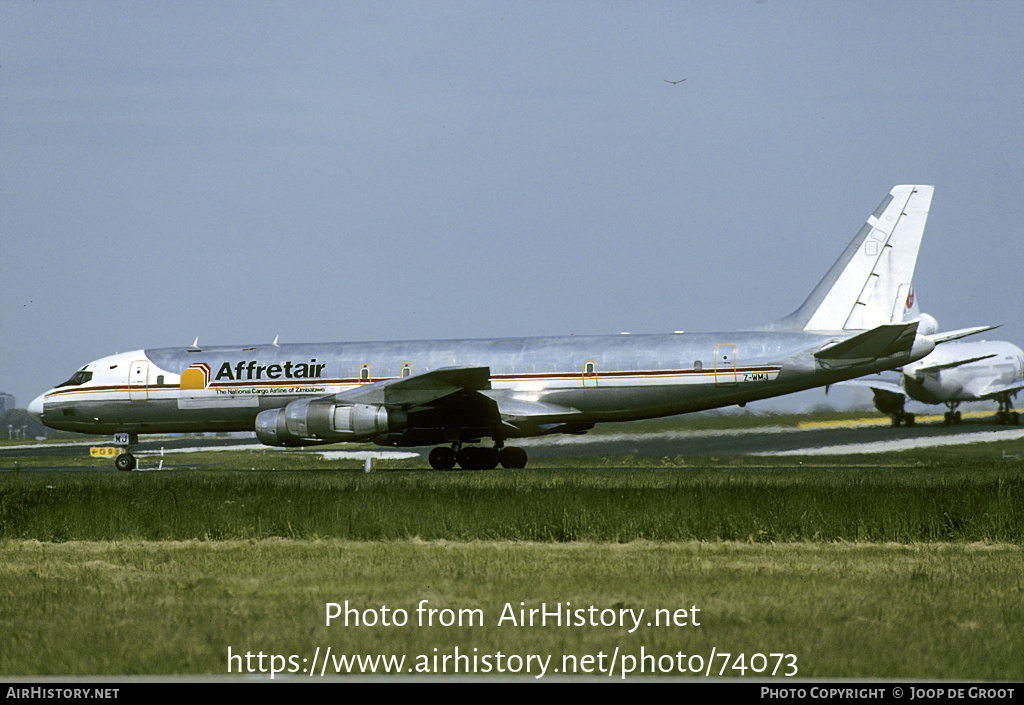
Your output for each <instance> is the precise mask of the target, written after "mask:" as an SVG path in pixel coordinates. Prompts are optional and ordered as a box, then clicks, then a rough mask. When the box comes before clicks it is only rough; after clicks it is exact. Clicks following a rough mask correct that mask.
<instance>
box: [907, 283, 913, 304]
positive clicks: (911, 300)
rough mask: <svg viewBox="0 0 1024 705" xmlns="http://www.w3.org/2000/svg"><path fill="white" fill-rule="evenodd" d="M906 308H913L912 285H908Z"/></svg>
mask: <svg viewBox="0 0 1024 705" xmlns="http://www.w3.org/2000/svg"><path fill="white" fill-rule="evenodd" d="M907 308H908V309H911V308H914V287H910V293H909V294H907Z"/></svg>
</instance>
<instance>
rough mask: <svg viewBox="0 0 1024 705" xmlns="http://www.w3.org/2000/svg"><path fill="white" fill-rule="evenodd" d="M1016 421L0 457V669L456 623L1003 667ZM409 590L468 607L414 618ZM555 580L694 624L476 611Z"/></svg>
mask: <svg viewBox="0 0 1024 705" xmlns="http://www.w3.org/2000/svg"><path fill="white" fill-rule="evenodd" d="M1020 446H1021V444H1020V443H1017V444H1013V443H1008V444H1004V443H1001V444H999V446H998V447H990V446H986V445H978V446H963V447H955V448H937V449H932V450H921V451H905V452H901V453H893V454H887V455H872V456H856V457H855V456H850V457H837V458H804V459H800V458H786V459H784V460H783V459H768V458H747V457H730V458H702V457H692V456H691V457H680V458H636V457H626V458H622V457H618V458H616V457H599V458H574V459H570V460H559V461H541V462H537V463H533V464H531V469H529V470H526V471H492V472H477V473H471V472H455V473H438V472H433V471H426V470H422V469H421V466H422V461H419V462H417V461H381V462H380V463H378V466H377V469H378V471H377V472H373V473H369V474H366V473H363V472H361V468H362V462H361V461H323V460H320V459H319V457H318V456H317V455H315V454H310V453H298V452H288V453H273V452H268V453H262V452H256V453H249V452H245V451H221V452H204V453H196V454H190V455H188V456H181V457H180V459H179V458H178V457H174V462H175V463H180V464H185V465H188V466H189V467H192V468H197V469H181V470H172V471H167V470H165V471H162V472H137V473H117V472H114V471H113V470H111V469H110V468H109V466H108V465H107V462H106V461H102V465H101V469H98V470H97V471H95V472H90V471H88V470H81V471H78V472H69V473H47V472H42V471H38V470H33V471H26V472H14V471H13V470H12V467H11V462H10V460H5V461H4V463H5V466H4V468H3V471H0V675H5V676H25V675H49V674H54V675H65V676H66V675H106V676H119V675H131V674H214V675H220V676H224V677H228V676H229V672H228V667H229V661H228V648H229V647H231V649H232V653H234V654H236V655H237V654H245V653H246V652H249V653H252V654H258V653H259V652H263V653H264V654H267V655H268V656H269V655H270V654H275V655H282V656H285V657H288V656H292V655H294V656H296V658H297V659H298V660H297V661H294V662H289V661H287V659H285V660H282V661H278V662H277V664H278V665H279V666H283V667H285V668H286V670H287V668H289V667H290V666H291V665H295V664H297V665H298V667H299V668H301V667H302V664H303V663H308V660H311V659H312V657H313V653H314V652H315V650H316V648H317V647H321V649H322V650H325V649H326V648H327V647H328V646H330V647H331V648H332V653H334V654H335V655H337V654H340V653H346V654H367V655H378V654H379V655H398V656H404V657H405V658H406V659H407V662H406V668H413V669H415V668H416V667H417V665H419V666H420V667H427V666H430V667H431V668H432V665H433V662H432V660H431V659H432V657H433V656H435V655H440V656H444V655H448V656H449V657H450V656H451V655H452V654H453V653H454V649H455V648H456V647H458V648H459V649H460V650H461V653H463V654H467V653H473V654H475V655H478V656H479V655H484V654H488V655H493V654H496V653H497V652H499V651H500V652H502V653H503V654H505V655H506V656H507V655H513V654H515V655H522V656H524V657H525V656H526V655H528V654H533V655H537V656H542V657H550V659H551V661H550V662H549V667H552V668H553V667H561V665H562V658H563V656H564V657H578V658H581V657H583V656H587V655H589V656H592V657H595V658H596V657H597V656H598V655H599V654H604V657H605V659H606V660H607V659H609V658H610V655H611V654H612V653H613V652H614V651H615V649H619V650H620V654H621V655H625V656H632V657H634V658H638V657H639V656H640V655H641V653H644V654H648V655H655V656H657V657H660V660H657V661H654V660H652V661H649V662H648V663H649V664H650V663H656V664H660V665H662V666H667V665H669V664H673V663H674V664H678V663H679V661H678V660H677V659H676V658H669V657H675V656H677V655H678V654H680V653H682V654H686V655H687V656H692V655H701V656H702V657H703V658H705V659H707V658H709V656H710V653H711V650H712V649H716V650H717V653H721V652H728V653H730V654H733V657H735V656H737V655H739V654H743V655H744V659H745V660H744V662H743V664H748V665H749V657H750V656H751V655H753V654H771V653H785V654H793V655H794V656H795V657H796V664H797V667H798V673H797V675H798V677H802V678H806V677H820V678H893V679H928V680H940V679H942V680H946V679H960V680H1011V681H1019V680H1021V679H1022V678H1024V637H1022V636H1021V635H1022V634H1024V470H1022V469H1021V466H1020V465H1019V464H1018V463H1017V462H1016V461H1015V460H1012V459H1011V460H1007V458H1006V457H1004V456H1003V452H1004V451H1005V452H1006V453H1009V454H1010V455H1017V454H1019V453H1020V452H1021V450H1022V448H1021V447H1020ZM71 452H72V453H76V454H77V455H73V456H69V458H70V457H75V458H77V461H78V462H82V461H84V462H85V463H86V467H88V463H89V462H90V460H91V459H89V458H84V459H83V458H82V457H81V449H78V450H76V451H71ZM40 461H41V463H42V464H43V465H53V464H58V463H64V462H65V461H64V460H63V459H60V458H56V459H55V458H52V457H51V458H43V459H40ZM22 462H23V463H28V464H25V465H23V467H25V468H29V467H30V466H31V463H33V462H39V461H30V459H24V460H23V461H22ZM147 465H151V463H147ZM310 468H313V469H310ZM227 469H233V470H236V471H231V472H229V471H226V470H227ZM421 600H428V603H427V604H428V605H430V606H433V607H435V608H437V609H442V608H449V609H451V610H455V611H456V612H457V611H458V610H478V611H479V614H481V615H483V616H484V617H485V618H486V620H487V621H486V623H485V624H484V625H483V626H479V625H474V626H468V625H464V626H461V627H460V626H457V625H452V626H436V625H435V626H432V627H420V626H419V625H417V624H415V614H416V613H415V609H416V606H417V605H418V604H419V603H420V601H421ZM346 601H348V603H349V605H350V606H352V607H354V608H356V609H358V610H360V611H361V612H363V611H364V610H369V611H370V613H379V612H380V610H381V609H382V607H383V606H385V605H386V606H387V607H389V608H390V609H391V610H396V609H404V610H406V612H407V613H408V614H409V615H410V616H411V618H412V620H413V623H410V624H406V625H404V626H391V627H384V626H380V625H378V626H373V627H367V626H360V627H354V626H352V627H345V626H343V625H341V624H340V623H339V622H336V623H334V624H333V625H331V626H329V627H328V626H327V625H326V624H325V623H324V622H325V619H324V617H325V609H326V604H327V603H339V604H344V603H345V602H346ZM566 602H569V603H571V604H572V606H574V607H577V608H588V607H590V606H593V607H595V609H596V610H597V611H598V612H601V611H602V610H615V611H617V610H620V609H636V610H638V609H641V608H643V609H644V610H645V613H646V614H648V615H650V614H651V611H653V610H656V609H666V610H671V611H674V610H678V609H690V608H692V607H693V606H696V607H698V608H699V609H700V612H699V615H700V616H699V619H700V625H699V626H685V627H683V626H672V627H665V626H661V627H649V626H647V625H646V622H645V623H644V625H643V626H641V627H640V628H637V629H636V630H634V631H632V632H630V631H629V630H628V629H624V628H619V627H605V626H591V625H589V624H587V625H572V626H554V627H553V626H548V627H546V628H545V627H529V626H521V625H509V624H507V623H506V624H504V625H502V626H498V624H497V620H498V618H499V616H500V615H501V614H502V610H503V609H504V607H505V605H506V604H508V605H511V607H512V608H513V609H518V608H519V607H520V606H522V607H524V608H539V607H540V606H541V604H542V603H546V604H547V605H548V606H549V607H550V606H552V605H555V604H558V603H561V604H564V603H566ZM520 603H523V604H522V605H520ZM435 649H436V650H435ZM474 649H475V650H476V651H474ZM733 657H730V658H731V660H730V664H729V665H730V666H732V665H735V664H736V661H735V658H733ZM302 658H305V659H308V660H307V661H306V662H303V661H301V659H302ZM687 662H688V661H687ZM233 663H234V664H235V665H236V666H240V665H241V663H240V662H239V661H235V662H233ZM269 663H270V662H269V660H267V661H265V663H264V665H265V666H266V667H267V668H269ZM577 663H578V664H580V663H581V662H579V661H578V662H577ZM595 663H596V661H595ZM621 663H622V662H621V661H620V669H619V671H618V672H616V674H615V677H616V679H618V678H619V677H620V676H621ZM787 663H788V661H787ZM556 664H557V665H556ZM743 664H740V665H743ZM251 665H253V666H254V667H256V668H257V670H258V663H255V662H254V663H253V664H251ZM492 665H493V662H492ZM506 665H507V664H506ZM772 665H774V661H772ZM721 666H722V660H721V658H719V660H717V661H716V662H715V663H714V665H713V669H714V673H715V674H717V673H718V672H719V671H720V668H721ZM638 667H639V666H638ZM452 668H454V666H453V664H452V662H451V661H449V664H448V670H447V672H448V673H451V672H452V670H451V669H452ZM781 670H782V671H785V670H788V668H786V667H784V668H783V669H781ZM331 672H332V670H328V673H331ZM417 672H422V671H416V670H414V671H413V673H417ZM577 673H579V670H577ZM490 674H491V675H501V674H500V673H498V672H497V671H496V670H492V671H491V672H490ZM666 674H667V673H666V672H662V673H660V675H666ZM237 675H238V672H237V667H236V668H235V669H234V670H232V671H231V673H230V676H231V677H235V676H237ZM262 675H264V676H266V675H268V671H266V670H265V671H264V672H263V673H262ZM406 675H408V671H406ZM531 675H536V672H535V671H534V672H533V673H531ZM551 675H553V673H551V672H550V671H549V673H548V675H547V676H546V677H550V676H551ZM559 675H561V673H559ZM635 675H638V673H633V674H631V677H632V676H635ZM671 675H688V674H680V673H679V672H678V671H676V670H672V671H671ZM723 675H725V676H735V677H750V676H751V675H755V674H753V673H751V672H750V671H749V670H748V671H746V672H743V671H741V670H739V669H733V668H727V669H726V671H725V672H724V673H723ZM764 675H765V674H761V676H764ZM296 677H297V676H296ZM776 680H777V681H778V682H779V683H780V684H783V683H785V680H784V679H783V678H781V677H779V676H776Z"/></svg>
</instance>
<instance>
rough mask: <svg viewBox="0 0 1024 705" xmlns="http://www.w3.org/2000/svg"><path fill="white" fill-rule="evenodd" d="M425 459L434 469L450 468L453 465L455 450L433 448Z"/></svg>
mask: <svg viewBox="0 0 1024 705" xmlns="http://www.w3.org/2000/svg"><path fill="white" fill-rule="evenodd" d="M427 460H429V461H430V467H432V468H434V469H435V470H451V469H452V468H454V467H455V451H454V450H452V449H451V448H444V447H441V448H434V449H433V450H432V451H430V455H429V456H427Z"/></svg>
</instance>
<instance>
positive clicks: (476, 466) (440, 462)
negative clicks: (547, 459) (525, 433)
mask: <svg viewBox="0 0 1024 705" xmlns="http://www.w3.org/2000/svg"><path fill="white" fill-rule="evenodd" d="M427 459H428V460H429V461H430V467H432V468H434V469H435V470H453V469H454V468H455V465H456V464H458V466H459V467H460V468H462V469H463V470H493V469H494V468H496V467H498V465H499V464H500V465H501V466H502V467H504V468H509V469H511V470H521V469H522V468H525V467H526V460H527V458H526V451H525V450H523V449H522V448H514V447H512V446H508V447H505V446H495V447H493V448H481V447H479V446H467V447H465V448H463V447H462V446H461V444H459V443H453V444H452V447H451V448H446V447H444V446H441V447H438V448H434V449H433V450H432V451H430V455H429V456H428V457H427Z"/></svg>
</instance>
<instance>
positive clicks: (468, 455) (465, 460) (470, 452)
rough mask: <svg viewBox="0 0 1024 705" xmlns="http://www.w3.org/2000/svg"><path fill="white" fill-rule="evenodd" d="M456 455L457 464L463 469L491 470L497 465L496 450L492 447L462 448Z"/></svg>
mask: <svg viewBox="0 0 1024 705" xmlns="http://www.w3.org/2000/svg"><path fill="white" fill-rule="evenodd" d="M457 457H458V461H459V466H460V467H461V468H462V469H464V470H493V469H494V468H496V467H498V451H496V450H495V449H494V448H480V447H477V446H472V447H469V448H463V449H462V450H460V451H459V453H458V456H457Z"/></svg>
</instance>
